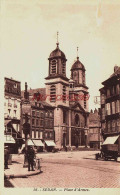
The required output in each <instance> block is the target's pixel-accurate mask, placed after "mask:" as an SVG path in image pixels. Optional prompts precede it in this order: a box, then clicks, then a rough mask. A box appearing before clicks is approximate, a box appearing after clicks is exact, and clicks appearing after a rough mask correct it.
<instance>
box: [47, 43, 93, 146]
mask: <svg viewBox="0 0 120 195" xmlns="http://www.w3.org/2000/svg"><path fill="white" fill-rule="evenodd" d="M48 60H49V71H48V72H49V73H48V76H47V77H46V78H45V79H46V83H45V85H46V95H47V98H46V102H47V103H48V104H50V105H51V106H52V107H54V131H55V143H56V146H57V147H58V148H62V147H63V148H64V147H65V146H69V147H72V146H75V147H79V146H87V134H88V127H89V111H88V110H89V108H88V102H89V92H88V87H87V86H86V81H85V71H86V70H85V67H84V65H83V64H82V63H81V62H80V60H79V57H78V56H77V59H76V61H75V63H74V64H73V65H72V67H71V78H70V79H69V78H67V76H66V67H67V63H66V62H67V59H66V56H65V54H64V53H63V52H62V51H61V50H60V48H59V43H58V41H57V46H56V49H55V50H54V51H52V52H51V53H50V56H49V58H48Z"/></svg>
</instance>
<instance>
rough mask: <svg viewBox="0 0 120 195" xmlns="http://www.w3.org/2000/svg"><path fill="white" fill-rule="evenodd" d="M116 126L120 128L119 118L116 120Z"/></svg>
mask: <svg viewBox="0 0 120 195" xmlns="http://www.w3.org/2000/svg"><path fill="white" fill-rule="evenodd" d="M117 126H118V127H120V118H119V119H117Z"/></svg>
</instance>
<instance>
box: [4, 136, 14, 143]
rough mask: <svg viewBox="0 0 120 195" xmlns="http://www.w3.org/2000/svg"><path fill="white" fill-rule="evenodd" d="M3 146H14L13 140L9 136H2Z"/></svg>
mask: <svg viewBox="0 0 120 195" xmlns="http://www.w3.org/2000/svg"><path fill="white" fill-rule="evenodd" d="M4 143H5V144H15V140H14V138H13V137H12V136H11V135H4Z"/></svg>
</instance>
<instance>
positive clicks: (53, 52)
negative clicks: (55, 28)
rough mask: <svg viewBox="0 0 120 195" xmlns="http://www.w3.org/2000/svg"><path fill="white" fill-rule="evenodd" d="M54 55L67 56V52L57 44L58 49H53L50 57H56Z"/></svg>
mask: <svg viewBox="0 0 120 195" xmlns="http://www.w3.org/2000/svg"><path fill="white" fill-rule="evenodd" d="M54 57H62V58H66V56H65V54H64V53H63V52H62V51H61V50H60V49H59V46H58V45H57V47H56V49H55V50H53V51H52V52H51V53H50V56H49V58H54Z"/></svg>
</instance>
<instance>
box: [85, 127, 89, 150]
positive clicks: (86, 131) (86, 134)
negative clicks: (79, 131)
mask: <svg viewBox="0 0 120 195" xmlns="http://www.w3.org/2000/svg"><path fill="white" fill-rule="evenodd" d="M88 129H89V128H87V127H85V148H87V136H88Z"/></svg>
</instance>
